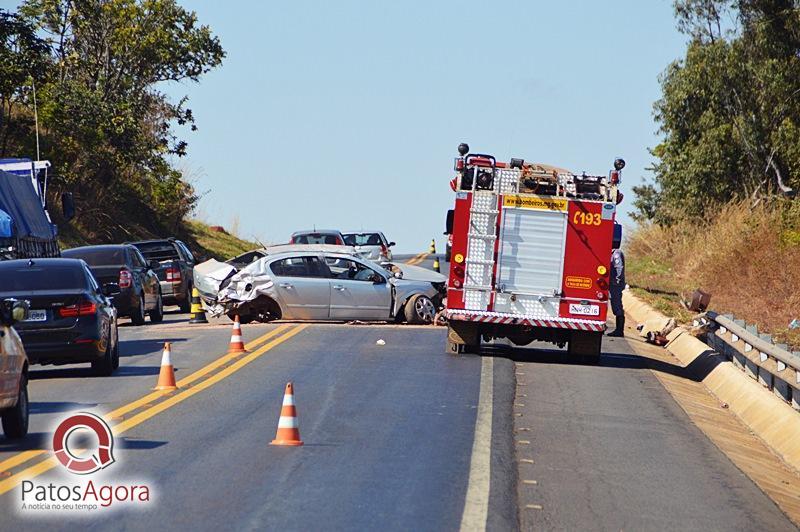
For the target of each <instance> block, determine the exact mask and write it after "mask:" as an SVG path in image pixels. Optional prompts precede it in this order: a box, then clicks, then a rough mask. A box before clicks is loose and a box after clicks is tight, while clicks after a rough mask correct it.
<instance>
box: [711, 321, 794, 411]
mask: <svg viewBox="0 0 800 532" xmlns="http://www.w3.org/2000/svg"><path fill="white" fill-rule="evenodd" d="M706 316H707V318H708V319H709V320H710V323H709V324H708V325H709V332H708V334H707V335H706V343H708V344H709V345H710V346H711V347H712V348H713V349H714V350H715V351H717V352H718V353H721V354H722V355H724V356H726V357H727V358H728V359H729V360H731V361H732V362H733V364H734V365H735V366H736V367H738V368H739V369H741V370H742V371H744V372H745V373H746V374H747V375H748V376H749V377H750V378H752V379H754V380H757V381H758V382H759V383H760V384H761V385H762V386H764V387H765V388H768V389H769V390H771V391H772V392H773V393H774V394H775V395H776V396H778V397H779V398H781V399H782V400H783V401H785V402H786V403H788V404H790V405H792V407H793V408H794V409H795V410H798V411H800V351H794V352H793V351H789V348H788V346H787V345H785V344H776V343H774V342H773V340H772V337H771V336H770V335H768V334H762V333H759V332H758V328H757V327H756V326H755V325H753V324H748V323H747V322H745V321H744V320H741V319H736V318H735V317H734V316H733V315H730V314H728V315H721V314H717V313H716V312H711V311H709V312H707V313H706ZM698 325H699V323H698Z"/></svg>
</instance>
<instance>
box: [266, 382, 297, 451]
mask: <svg viewBox="0 0 800 532" xmlns="http://www.w3.org/2000/svg"><path fill="white" fill-rule="evenodd" d="M270 445H293V446H298V445H303V442H302V441H301V440H300V429H299V428H298V427H297V410H295V408H294V388H292V383H291V382H289V383H287V384H286V392H285V393H284V394H283V406H282V407H281V419H280V420H279V421H278V433H277V434H275V439H274V440H272V442H271V443H270Z"/></svg>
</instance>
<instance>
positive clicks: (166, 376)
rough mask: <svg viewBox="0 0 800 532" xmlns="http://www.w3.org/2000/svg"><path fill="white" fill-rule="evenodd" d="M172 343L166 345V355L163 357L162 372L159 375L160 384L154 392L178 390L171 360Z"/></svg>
mask: <svg viewBox="0 0 800 532" xmlns="http://www.w3.org/2000/svg"><path fill="white" fill-rule="evenodd" d="M170 354H171V353H170V343H169V342H165V343H164V353H163V354H162V355H161V371H160V372H159V374H158V383H157V384H156V387H155V388H153V389H154V390H177V389H178V386H177V385H176V384H175V370H174V369H173V368H172V360H171V359H170Z"/></svg>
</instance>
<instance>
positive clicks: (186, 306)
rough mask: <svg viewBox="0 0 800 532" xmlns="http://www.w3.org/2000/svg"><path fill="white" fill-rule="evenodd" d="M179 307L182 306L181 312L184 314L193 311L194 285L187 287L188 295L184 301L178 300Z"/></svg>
mask: <svg viewBox="0 0 800 532" xmlns="http://www.w3.org/2000/svg"><path fill="white" fill-rule="evenodd" d="M178 307H180V309H181V312H183V313H184V314H188V313H189V312H191V311H192V285H188V286H187V287H186V295H185V296H184V298H183V301H178Z"/></svg>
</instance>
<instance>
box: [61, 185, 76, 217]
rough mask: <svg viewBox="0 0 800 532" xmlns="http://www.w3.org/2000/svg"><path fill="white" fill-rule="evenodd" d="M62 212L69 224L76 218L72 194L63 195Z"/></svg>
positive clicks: (65, 193)
mask: <svg viewBox="0 0 800 532" xmlns="http://www.w3.org/2000/svg"><path fill="white" fill-rule="evenodd" d="M61 212H62V213H63V214H64V220H66V221H67V222H69V221H70V220H72V219H73V218H75V199H74V198H73V197H72V192H64V193H62V194H61Z"/></svg>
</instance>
